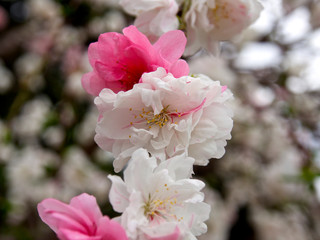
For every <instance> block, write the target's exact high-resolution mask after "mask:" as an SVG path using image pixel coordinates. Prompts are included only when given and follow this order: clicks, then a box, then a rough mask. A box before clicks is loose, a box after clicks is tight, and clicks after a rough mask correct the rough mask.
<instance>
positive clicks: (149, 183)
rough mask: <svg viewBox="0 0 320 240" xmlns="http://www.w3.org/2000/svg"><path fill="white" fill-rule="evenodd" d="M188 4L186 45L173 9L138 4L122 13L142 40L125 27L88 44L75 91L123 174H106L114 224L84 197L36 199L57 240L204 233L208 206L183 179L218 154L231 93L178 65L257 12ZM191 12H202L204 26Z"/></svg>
mask: <svg viewBox="0 0 320 240" xmlns="http://www.w3.org/2000/svg"><path fill="white" fill-rule="evenodd" d="M187 3H188V4H189V6H188V7H189V8H188V9H187V10H188V11H187V10H185V9H186V8H185V7H183V9H184V17H185V19H184V21H185V23H186V24H187V25H186V26H187V27H186V31H187V36H188V39H187V38H186V37H185V34H184V33H183V32H182V31H180V30H175V29H177V28H178V22H177V18H176V14H177V11H178V9H179V5H181V4H182V3H181V1H180V2H179V3H178V2H176V1H174V0H173V1H143V0H140V1H121V4H122V5H123V6H124V7H125V9H126V11H128V12H130V13H132V14H135V15H137V19H136V22H135V24H136V25H137V26H138V27H139V28H142V31H146V32H147V36H146V35H144V34H143V33H142V32H140V31H139V30H138V29H137V27H135V26H129V27H127V28H124V29H123V34H120V33H115V32H108V33H105V34H101V35H100V37H99V39H98V42H96V43H92V44H90V46H89V50H88V57H89V62H90V65H91V66H92V68H93V70H92V71H91V72H89V73H86V74H85V75H83V77H82V80H81V82H82V86H83V88H84V89H85V90H86V91H87V92H88V93H89V94H91V95H93V96H96V98H95V100H94V103H95V104H96V106H97V108H98V111H99V118H98V121H97V125H96V135H95V141H96V143H97V144H98V146H99V147H100V148H101V149H103V150H106V151H108V152H111V153H112V155H113V156H114V158H115V159H114V162H113V166H114V170H115V172H120V171H122V170H123V169H124V168H125V170H124V173H123V179H122V178H121V177H119V176H114V175H109V179H110V180H111V182H112V186H111V189H110V193H109V200H110V203H111V204H112V206H113V209H114V210H115V211H116V212H118V213H121V216H120V217H118V218H115V219H112V220H110V219H109V218H108V217H107V216H102V213H101V211H100V210H99V208H98V206H97V203H96V202H95V199H94V197H93V196H90V195H87V194H82V195H80V196H77V197H74V198H73V199H72V200H71V202H70V204H69V205H67V204H64V203H61V202H60V201H57V200H55V199H45V200H43V201H42V202H41V203H40V204H39V205H38V211H39V214H40V217H41V218H42V220H43V221H44V222H45V223H47V224H48V225H49V226H50V227H51V228H52V229H53V230H54V231H55V232H56V234H57V236H58V237H59V238H60V239H62V240H73V239H102V240H104V239H132V240H134V239H141V240H144V239H145V240H147V239H153V240H156V239H168V240H169V239H170V240H171V239H172V240H173V239H176V240H178V239H196V236H199V235H201V234H203V233H205V232H206V231H207V226H206V224H205V223H204V221H206V220H207V219H208V218H209V213H210V205H208V204H206V203H204V202H203V201H204V194H203V193H202V192H201V190H202V189H203V188H204V186H205V184H204V183H203V182H202V181H200V180H196V179H192V178H191V177H192V174H193V165H201V166H205V165H207V164H208V163H209V160H210V159H212V158H221V157H222V156H223V155H224V153H225V146H226V144H227V142H226V141H227V140H229V139H231V129H232V126H233V120H232V116H233V112H232V110H231V108H230V107H229V101H230V100H231V99H232V93H231V91H230V90H229V89H228V88H227V86H222V85H221V84H220V82H219V81H216V80H212V79H211V78H210V77H208V76H205V75H202V74H197V75H193V74H192V75H189V65H188V63H187V62H186V61H185V60H183V59H181V56H182V55H183V53H187V54H190V53H191V52H192V53H194V52H195V51H196V50H198V49H199V47H200V46H204V47H207V46H205V45H206V44H204V42H201V39H203V38H202V36H208V37H209V36H210V38H209V39H206V40H205V41H206V42H208V41H210V44H216V43H217V42H215V41H216V40H217V41H221V40H227V39H230V37H232V36H234V35H236V34H238V33H239V32H240V31H241V30H242V29H244V28H245V27H247V26H248V25H249V24H250V23H251V22H252V20H254V19H255V18H256V17H257V14H258V12H259V11H260V5H259V4H258V3H256V2H255V1H236V2H231V1H227V0H225V1H222V0H221V1H186V2H185V3H184V4H187ZM200 11H205V12H207V13H208V14H207V16H205V17H206V21H205V22H203V21H201V19H202V17H200V16H198V15H199V12H200ZM209 12H210V13H209ZM212 21H213V22H212ZM205 23H206V24H205ZM235 23H237V24H239V25H237V26H239V28H238V27H237V26H234V25H235ZM149 24H150V25H149ZM153 24H154V25H156V26H157V27H153V26H152V25H153ZM204 25H205V26H204ZM151 29H152V31H151V32H148V31H149V30H151ZM201 29H202V31H201ZM204 29H205V30H204ZM223 29H226V30H223ZM168 30H171V31H168ZM208 30H210V31H208ZM197 31H199V32H197ZM203 31H205V33H204V32H203ZM155 33H156V34H155ZM211 35H212V36H213V37H212V36H211ZM159 36H160V38H159V39H157V40H156V41H154V40H155V39H156V38H157V37H159ZM148 37H149V39H150V40H151V41H152V42H155V43H154V44H152V43H151V42H150V40H149V39H148ZM189 38H190V39H189ZM187 40H188V45H187V50H186V51H185V46H186V44H187ZM207 48H208V47H207ZM188 49H189V50H188ZM111 229H112V230H111ZM109 230H110V231H109Z"/></svg>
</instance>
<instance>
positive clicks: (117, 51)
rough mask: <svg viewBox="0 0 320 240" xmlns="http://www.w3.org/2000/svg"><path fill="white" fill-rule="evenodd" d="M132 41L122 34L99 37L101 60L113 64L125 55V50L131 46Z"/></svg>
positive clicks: (107, 34)
mask: <svg viewBox="0 0 320 240" xmlns="http://www.w3.org/2000/svg"><path fill="white" fill-rule="evenodd" d="M131 45H132V43H131V41H130V40H129V39H128V38H127V37H126V36H123V35H122V34H120V33H115V32H109V33H104V34H101V35H100V36H99V39H98V46H99V49H98V50H99V59H100V60H101V61H103V62H104V63H108V64H112V63H113V62H114V61H115V59H118V58H119V57H120V56H122V54H123V50H124V49H125V48H127V47H128V46H131Z"/></svg>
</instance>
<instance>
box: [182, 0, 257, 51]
mask: <svg viewBox="0 0 320 240" xmlns="http://www.w3.org/2000/svg"><path fill="white" fill-rule="evenodd" d="M261 9H262V6H261V4H260V3H259V2H258V1H257V0H192V3H191V7H190V9H189V11H188V12H187V13H186V15H185V18H184V21H185V22H186V25H187V36H188V45H187V49H186V51H185V54H186V55H190V54H193V53H194V52H196V51H197V50H199V49H200V48H201V47H205V48H206V49H207V50H209V51H210V52H212V53H216V52H217V51H218V50H219V41H224V40H230V39H231V38H233V37H234V36H236V35H238V34H239V33H241V32H242V31H243V30H244V29H245V28H247V27H248V26H249V25H250V24H251V23H253V22H254V21H255V20H256V19H257V18H258V16H259V14H260V11H261Z"/></svg>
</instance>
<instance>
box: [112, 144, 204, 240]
mask: <svg viewBox="0 0 320 240" xmlns="http://www.w3.org/2000/svg"><path fill="white" fill-rule="evenodd" d="M193 162H194V159H192V158H188V157H186V156H185V154H183V155H179V156H175V157H173V158H170V159H168V160H166V161H164V162H161V163H160V165H159V166H157V159H156V158H155V157H149V154H148V152H147V151H146V150H145V149H138V150H137V151H135V152H134V153H133V154H132V159H131V161H130V163H129V165H128V168H127V169H126V170H125V171H124V181H123V180H122V179H121V178H120V177H118V176H109V178H110V179H111V181H112V187H111V190H110V194H109V198H110V202H111V204H112V206H113V208H114V210H115V211H117V212H120V213H123V214H122V215H121V217H120V223H121V225H122V226H123V227H124V228H125V229H126V232H127V235H128V237H129V238H130V239H139V240H144V239H196V238H195V237H194V236H198V235H200V234H203V233H205V232H206V231H207V226H206V225H205V224H204V223H203V221H205V220H207V219H208V217H209V213H210V206H209V205H208V204H206V203H204V202H203V197H204V195H203V193H201V192H200V190H201V189H202V188H203V187H204V185H205V184H204V183H203V182H202V181H199V180H195V179H189V177H190V176H191V174H192V165H193ZM168 236H170V238H168ZM160 237H163V238H160ZM164 237H166V238H164Z"/></svg>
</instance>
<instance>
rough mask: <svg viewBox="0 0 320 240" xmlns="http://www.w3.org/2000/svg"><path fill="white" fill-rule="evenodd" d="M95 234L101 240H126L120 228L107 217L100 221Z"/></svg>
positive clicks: (124, 233) (123, 231)
mask: <svg viewBox="0 0 320 240" xmlns="http://www.w3.org/2000/svg"><path fill="white" fill-rule="evenodd" d="M97 234H98V235H99V236H102V238H101V240H127V239H128V238H127V235H126V232H125V230H124V229H123V228H122V226H121V225H120V224H119V223H118V222H116V221H114V220H110V219H109V218H108V217H107V216H105V217H103V218H101V219H100V222H99V226H98V230H97Z"/></svg>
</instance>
